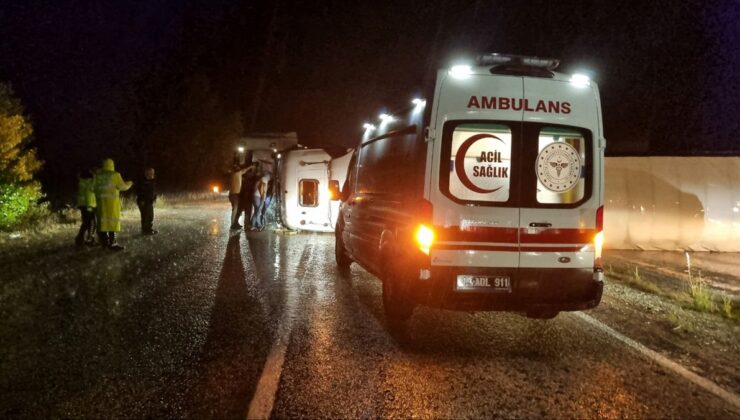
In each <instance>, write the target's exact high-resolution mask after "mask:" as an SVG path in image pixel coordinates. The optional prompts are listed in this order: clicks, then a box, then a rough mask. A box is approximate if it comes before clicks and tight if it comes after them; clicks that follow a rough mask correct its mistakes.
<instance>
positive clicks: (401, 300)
mask: <svg viewBox="0 0 740 420" xmlns="http://www.w3.org/2000/svg"><path fill="white" fill-rule="evenodd" d="M384 261H385V264H384V266H383V278H382V279H381V280H382V281H383V310H384V312H385V316H386V318H388V320H389V321H391V322H399V321H406V320H407V319H409V318H411V314H412V313H413V312H414V307H415V306H416V304H415V302H414V300H413V298H412V295H411V293H409V290H408V285H409V279H408V278H404V277H405V276H404V275H403V273H402V271H401V270H400V269H399V267H398V264H397V263H396V261H395V259H394V258H392V257H389V258H386V259H384Z"/></svg>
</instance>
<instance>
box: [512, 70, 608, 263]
mask: <svg viewBox="0 0 740 420" xmlns="http://www.w3.org/2000/svg"><path fill="white" fill-rule="evenodd" d="M559 76H560V79H561V80H558V76H556V78H555V79H544V78H531V77H525V78H524V99H525V105H526V107H525V110H524V117H523V124H522V125H523V136H524V139H525V140H524V141H525V146H524V151H523V154H522V159H523V162H522V163H523V171H524V176H523V179H522V187H521V188H522V191H521V199H522V200H521V203H522V209H521V212H520V237H519V238H520V251H521V254H520V266H521V267H522V268H524V267H529V268H591V267H593V265H594V247H593V239H594V236H595V234H596V230H595V228H596V212H597V209H598V208H599V206H600V205H601V203H602V197H601V183H602V181H601V179H602V178H601V172H602V162H603V159H602V153H603V152H602V150H601V149H600V148H599V139H600V138H601V122H600V118H601V117H600V114H599V113H600V104H599V99H598V90H597V88H596V86H595V84H590V85H588V86H584V85H576V84H573V83H571V82H569V81H568V80H567V79H563V77H562V75H559Z"/></svg>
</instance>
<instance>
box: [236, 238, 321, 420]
mask: <svg viewBox="0 0 740 420" xmlns="http://www.w3.org/2000/svg"><path fill="white" fill-rule="evenodd" d="M309 246H310V245H309ZM312 256H313V248H310V249H309V256H308V258H307V260H306V264H305V266H304V268H303V272H302V275H301V276H295V277H294V278H295V280H296V283H298V284H300V282H301V280H303V279H304V278H305V277H306V273H307V272H308V267H310V266H311V265H310V264H309V263H310V261H311V257H312ZM298 265H299V266H300V265H301V263H300V262H299V264H298ZM298 284H295V285H287V284H286V286H288V295H287V297H286V299H285V301H286V302H285V312H283V316H282V317H281V318H280V321H279V322H278V333H277V337H276V338H275V342H274V343H273V344H272V347H271V348H270V353H268V355H267V360H266V361H265V367H264V368H262V375H260V379H259V381H257V389H256V390H255V391H254V396H253V397H252V401H250V402H249V409H248V410H247V419H249V420H255V419H268V418H270V414H271V413H272V407H273V406H274V405H275V397H276V396H277V391H278V386H280V376H281V375H282V373H283V363H284V362H285V353H286V351H287V350H288V342H289V340H290V333H291V331H292V329H293V320H294V319H295V312H296V307H297V306H298V305H297V298H298V297H297V293H296V290H295V288H296V287H298Z"/></svg>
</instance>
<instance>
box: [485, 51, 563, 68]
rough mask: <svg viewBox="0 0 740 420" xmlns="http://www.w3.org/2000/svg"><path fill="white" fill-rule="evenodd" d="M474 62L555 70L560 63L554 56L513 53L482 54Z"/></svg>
mask: <svg viewBox="0 0 740 420" xmlns="http://www.w3.org/2000/svg"><path fill="white" fill-rule="evenodd" d="M475 61H476V64H478V65H479V66H495V65H501V64H508V65H518V66H527V67H538V68H543V69H547V70H555V68H557V66H558V65H559V64H560V60H557V59H555V58H542V57H528V56H525V55H513V54H498V53H491V54H483V55H479V56H478V57H477V58H476V60H475Z"/></svg>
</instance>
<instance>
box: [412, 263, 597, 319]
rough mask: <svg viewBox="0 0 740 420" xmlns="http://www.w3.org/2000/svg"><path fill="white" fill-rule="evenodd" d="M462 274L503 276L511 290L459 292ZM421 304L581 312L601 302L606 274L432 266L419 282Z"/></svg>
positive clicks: (465, 307) (580, 270)
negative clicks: (508, 279) (458, 281)
mask: <svg viewBox="0 0 740 420" xmlns="http://www.w3.org/2000/svg"><path fill="white" fill-rule="evenodd" d="M458 275H473V276H491V277H495V276H503V277H509V278H510V279H511V291H510V292H506V291H493V290H457V288H456V285H457V276H458ZM417 284H419V286H420V288H419V289H418V292H419V294H418V295H417V296H418V298H419V303H421V304H423V305H426V306H431V307H437V308H445V309H453V310H487V311H523V312H530V311H579V310H584V309H590V308H593V307H595V306H597V305H598V304H599V302H601V295H602V292H603V288H604V283H603V273H601V272H597V271H594V269H591V268H583V269H580V268H568V269H542V268H484V267H476V268H471V267H438V266H437V267H434V266H433V267H432V268H431V276H430V278H429V279H427V280H418V283H417Z"/></svg>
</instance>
